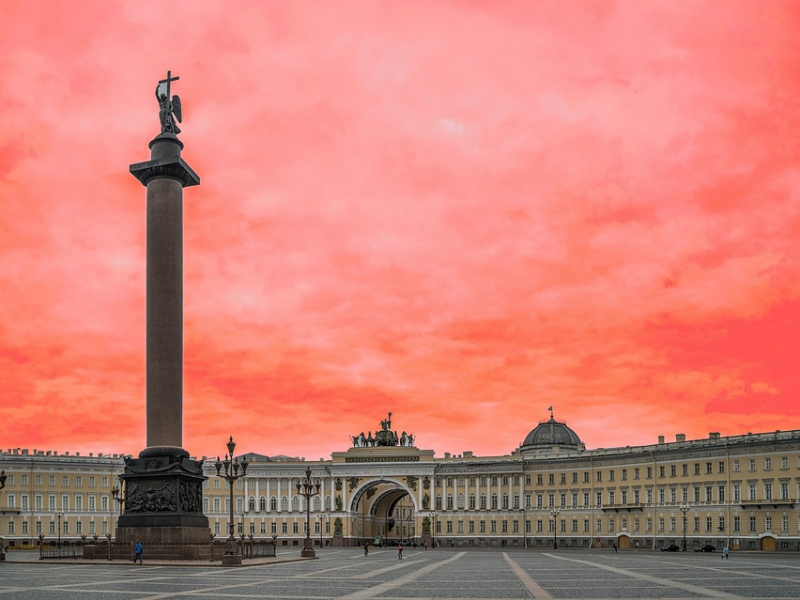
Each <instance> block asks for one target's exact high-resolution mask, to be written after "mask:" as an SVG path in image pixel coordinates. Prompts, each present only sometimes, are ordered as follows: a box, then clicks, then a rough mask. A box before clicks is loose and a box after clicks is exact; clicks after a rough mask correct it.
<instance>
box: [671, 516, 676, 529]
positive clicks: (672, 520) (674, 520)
mask: <svg viewBox="0 0 800 600" xmlns="http://www.w3.org/2000/svg"><path fill="white" fill-rule="evenodd" d="M676 523H677V521H676V519H675V517H670V518H669V530H670V531H677V527H676Z"/></svg>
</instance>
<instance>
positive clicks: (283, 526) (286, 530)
mask: <svg viewBox="0 0 800 600" xmlns="http://www.w3.org/2000/svg"><path fill="white" fill-rule="evenodd" d="M281 533H289V524H288V523H286V522H283V523H281Z"/></svg>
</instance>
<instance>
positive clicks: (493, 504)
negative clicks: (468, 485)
mask: <svg viewBox="0 0 800 600" xmlns="http://www.w3.org/2000/svg"><path fill="white" fill-rule="evenodd" d="M496 509H497V494H492V510H496Z"/></svg>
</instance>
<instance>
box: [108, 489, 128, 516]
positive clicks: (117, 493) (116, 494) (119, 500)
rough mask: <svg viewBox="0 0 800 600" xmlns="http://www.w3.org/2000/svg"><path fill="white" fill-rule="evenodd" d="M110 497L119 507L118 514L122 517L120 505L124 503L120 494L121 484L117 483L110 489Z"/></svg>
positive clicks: (122, 495)
mask: <svg viewBox="0 0 800 600" xmlns="http://www.w3.org/2000/svg"><path fill="white" fill-rule="evenodd" d="M111 496H112V497H113V498H114V500H116V502H117V504H118V505H119V514H120V516H122V505H123V504H124V503H125V495H124V494H123V493H122V483H119V484H117V485H115V486H114V487H113V488H111Z"/></svg>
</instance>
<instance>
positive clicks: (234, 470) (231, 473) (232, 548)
mask: <svg viewBox="0 0 800 600" xmlns="http://www.w3.org/2000/svg"><path fill="white" fill-rule="evenodd" d="M226 446H227V447H228V453H227V454H226V455H225V460H222V461H220V459H219V456H217V460H216V462H215V463H214V466H215V467H216V468H217V477H222V478H223V479H224V480H225V481H227V482H228V484H229V485H230V488H231V502H230V509H231V514H230V520H229V521H228V530H229V533H230V535H229V536H228V541H227V548H226V550H225V552H226V554H238V552H236V536H235V535H233V525H234V521H233V482H234V481H236V480H237V479H239V478H240V477H244V476H245V474H246V473H247V466H248V465H249V464H250V463H249V461H248V460H247V458H246V457H245V458H242V462H241V463H240V462H239V459H238V458H234V457H233V451H234V450H235V449H236V442H234V441H233V436H231V439H230V440H229V441H228V443H227V444H226ZM223 467H224V468H225V470H224V474H223V471H222V469H223ZM239 467H241V468H242V472H241V473H239Z"/></svg>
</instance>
